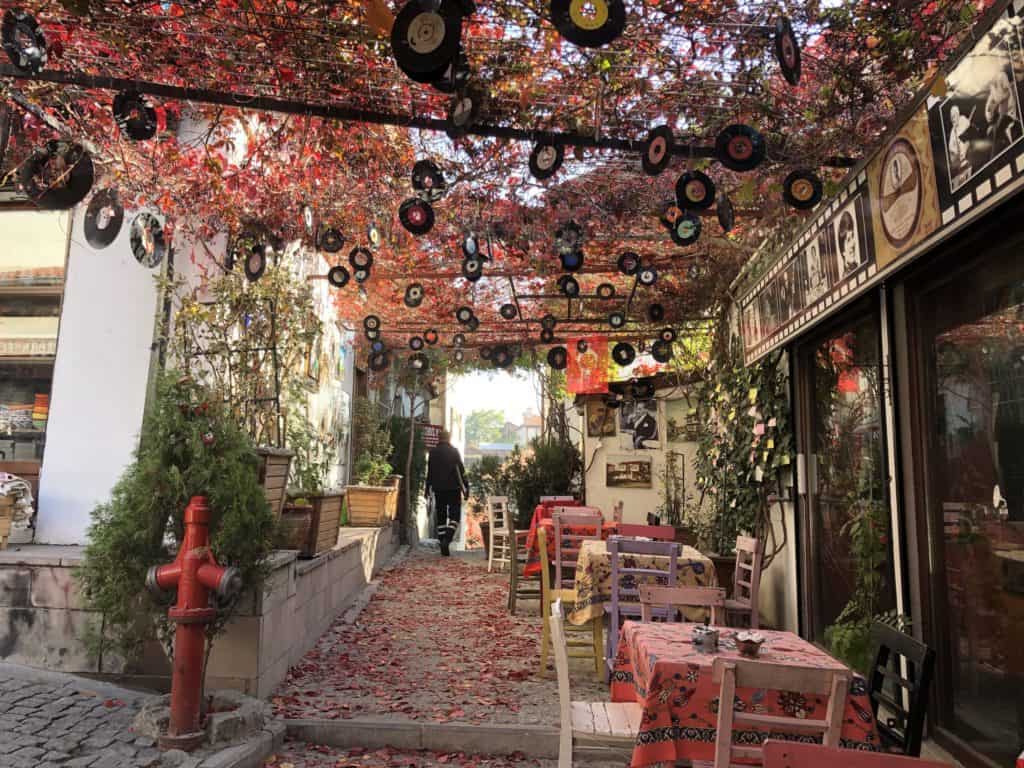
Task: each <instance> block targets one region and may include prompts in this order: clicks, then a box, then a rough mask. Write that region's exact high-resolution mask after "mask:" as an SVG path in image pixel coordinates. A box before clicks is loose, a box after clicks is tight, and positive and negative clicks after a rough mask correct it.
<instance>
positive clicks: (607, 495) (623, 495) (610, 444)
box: [580, 389, 697, 524]
mask: <svg viewBox="0 0 1024 768" xmlns="http://www.w3.org/2000/svg"><path fill="white" fill-rule="evenodd" d="M668 392H669V390H660V391H659V392H658V393H657V397H658V398H664V397H666V396H667V394H668ZM679 394H680V393H679V390H678V389H676V390H674V391H673V397H675V396H676V395H679ZM617 422H618V415H616V423H617ZM580 427H581V429H582V430H583V432H584V434H585V433H586V422H585V421H582V422H581V424H580ZM616 433H617V434H615V435H614V436H612V437H603V438H598V437H584V442H583V462H584V466H585V467H589V469H588V470H587V475H586V485H587V504H589V505H592V506H595V507H598V508H599V509H600V510H601V511H602V512H603V513H604V515H605V517H606V518H608V519H611V516H612V512H613V510H614V508H615V505H616V504H617V503H618V502H619V501H621V502H623V513H622V519H623V522H626V523H640V524H645V523H646V522H647V513H648V512H655V511H656V510H657V508H658V506H659V505H660V504H661V503H662V493H663V485H664V484H663V482H662V473H663V472H664V470H665V454H666V452H667V451H669V450H671V451H672V452H674V453H681V454H683V458H682V459H681V461H682V463H683V466H684V472H685V475H684V479H685V482H686V491H687V493H694V492H695V486H694V471H693V458H694V456H695V455H696V452H697V444H696V443H692V442H673V443H669V442H668V441H667V439H666V432H665V401H664V400H663V399H659V400H658V434H659V436H660V438H661V441H660V444H661V447H660V448H657V449H653V450H637V451H634V450H632V449H631V448H630V447H628V446H629V443H628V441H627V438H628V437H629V436H628V435H625V436H624V435H623V434H622V433H620V432H618V427H616ZM609 456H613V457H624V456H628V457H630V458H644V457H650V459H651V465H652V466H651V474H652V487H651V488H608V487H607V486H606V484H605V468H606V464H607V460H608V457H609ZM677 461H680V460H679V459H677Z"/></svg>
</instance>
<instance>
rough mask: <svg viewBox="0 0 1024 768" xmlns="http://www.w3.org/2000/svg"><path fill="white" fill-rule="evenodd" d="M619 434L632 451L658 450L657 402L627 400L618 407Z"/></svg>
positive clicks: (659, 445)
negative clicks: (623, 437) (626, 440)
mask: <svg viewBox="0 0 1024 768" xmlns="http://www.w3.org/2000/svg"><path fill="white" fill-rule="evenodd" d="M619 432H621V433H623V435H625V436H628V437H629V444H630V446H631V447H632V449H633V450H635V451H636V450H642V449H647V448H660V447H661V443H660V442H659V441H660V439H661V433H660V430H659V427H658V401H657V400H627V401H626V402H624V403H623V404H622V405H621V406H620V407H619Z"/></svg>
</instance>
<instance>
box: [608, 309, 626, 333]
mask: <svg viewBox="0 0 1024 768" xmlns="http://www.w3.org/2000/svg"><path fill="white" fill-rule="evenodd" d="M608 325H610V326H611V327H612V328H614V329H615V330H618V329H620V328H622V327H624V326H625V325H626V316H625V315H624V314H623V313H622V312H612V313H611V314H609V315H608Z"/></svg>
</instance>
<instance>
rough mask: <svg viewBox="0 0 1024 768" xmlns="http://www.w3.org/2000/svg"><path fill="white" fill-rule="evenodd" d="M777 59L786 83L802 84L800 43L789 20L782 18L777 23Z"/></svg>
mask: <svg viewBox="0 0 1024 768" xmlns="http://www.w3.org/2000/svg"><path fill="white" fill-rule="evenodd" d="M775 58H776V59H778V60H779V69H780V70H781V71H782V76H783V77H784V78H786V82H787V83H789V84H790V85H797V84H798V83H799V82H800V43H798V42H797V39H796V35H795V34H794V33H793V25H792V24H790V23H789V19H787V18H786V17H785V16H781V17H780V18H779V19H777V20H776V22H775Z"/></svg>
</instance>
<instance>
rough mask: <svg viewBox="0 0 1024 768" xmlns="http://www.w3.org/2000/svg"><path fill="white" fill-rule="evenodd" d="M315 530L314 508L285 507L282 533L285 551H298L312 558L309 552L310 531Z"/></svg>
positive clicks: (281, 526)
mask: <svg viewBox="0 0 1024 768" xmlns="http://www.w3.org/2000/svg"><path fill="white" fill-rule="evenodd" d="M312 528H313V508H312V507H296V506H293V505H291V504H285V505H284V512H282V513H281V522H280V528H279V530H280V532H281V547H282V548H283V549H297V550H299V555H306V556H312V553H310V552H309V542H310V538H311V537H310V535H309V533H310V531H311V530H312Z"/></svg>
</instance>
